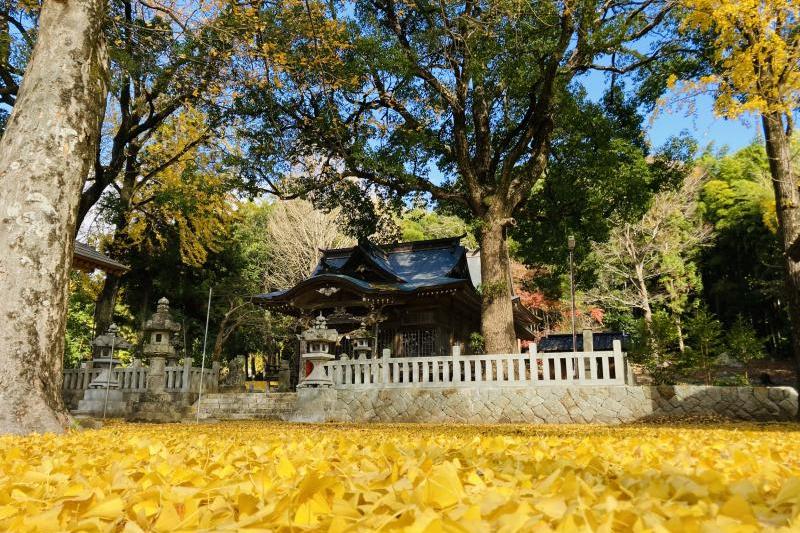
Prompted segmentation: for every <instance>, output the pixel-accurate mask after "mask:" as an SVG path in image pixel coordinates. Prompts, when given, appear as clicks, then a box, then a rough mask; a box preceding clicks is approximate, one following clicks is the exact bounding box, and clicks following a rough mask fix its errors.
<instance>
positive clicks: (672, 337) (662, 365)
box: [628, 310, 688, 385]
mask: <svg viewBox="0 0 800 533" xmlns="http://www.w3.org/2000/svg"><path fill="white" fill-rule="evenodd" d="M630 333H631V345H630V348H629V350H628V357H629V358H630V361H631V362H632V363H635V364H639V365H641V366H642V367H644V369H645V370H646V371H647V373H648V374H649V375H650V377H651V378H652V379H653V382H654V383H655V384H657V385H674V384H675V383H677V382H678V379H679V378H680V377H681V375H682V373H683V372H684V371H685V370H686V368H687V366H688V360H687V358H686V356H685V355H684V354H683V353H681V351H680V350H679V348H678V328H677V327H676V326H675V320H673V317H671V316H670V315H669V314H667V312H666V311H663V310H660V311H656V312H655V313H653V316H652V317H651V319H650V321H649V322H646V321H645V320H644V319H639V320H636V321H634V322H633V328H632V330H631V332H630Z"/></svg>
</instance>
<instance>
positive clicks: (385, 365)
mask: <svg viewBox="0 0 800 533" xmlns="http://www.w3.org/2000/svg"><path fill="white" fill-rule="evenodd" d="M381 355H382V356H383V357H382V359H381V372H382V379H383V383H384V384H386V383H389V359H390V358H391V357H392V351H391V350H390V349H389V348H384V349H383V352H382V353H381Z"/></svg>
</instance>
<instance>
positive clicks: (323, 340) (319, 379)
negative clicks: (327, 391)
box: [298, 314, 339, 387]
mask: <svg viewBox="0 0 800 533" xmlns="http://www.w3.org/2000/svg"><path fill="white" fill-rule="evenodd" d="M298 337H299V338H300V340H302V341H305V343H306V349H307V350H308V351H307V352H306V353H304V354H303V355H302V356H301V357H302V359H303V361H307V362H309V363H311V365H312V367H311V372H309V373H308V375H307V376H306V378H305V379H304V380H303V381H302V383H300V384H299V385H298V387H330V386H332V385H333V381H332V380H331V378H330V376H327V375H325V368H324V367H325V363H327V362H328V361H332V360H333V359H334V358H335V355H334V354H333V346H334V345H335V344H336V341H337V340H338V339H339V332H337V331H336V330H335V329H329V328H328V324H327V323H326V322H325V317H324V316H322V314H320V315H319V316H318V317H317V318H316V320H315V321H314V325H313V326H312V327H311V328H309V329H307V330H305V331H304V332H302V333H301V334H300V335H299V336H298Z"/></svg>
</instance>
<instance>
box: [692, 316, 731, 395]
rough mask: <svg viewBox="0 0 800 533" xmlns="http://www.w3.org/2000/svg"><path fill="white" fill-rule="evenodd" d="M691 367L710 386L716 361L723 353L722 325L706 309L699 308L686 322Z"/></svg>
mask: <svg viewBox="0 0 800 533" xmlns="http://www.w3.org/2000/svg"><path fill="white" fill-rule="evenodd" d="M686 331H687V334H688V340H689V347H688V348H687V352H688V356H689V358H690V360H691V362H692V366H693V367H695V368H697V369H699V370H700V371H702V373H703V379H704V380H705V384H706V385H711V382H712V377H713V372H714V368H715V367H716V365H717V359H718V358H719V356H720V354H721V353H722V351H723V349H724V348H723V341H722V323H721V322H720V321H719V320H717V318H716V317H715V316H714V315H713V314H711V313H710V312H709V311H708V310H707V309H705V308H703V307H701V308H699V309H697V310H696V311H695V314H694V316H692V317H691V318H690V319H689V320H688V321H687V322H686Z"/></svg>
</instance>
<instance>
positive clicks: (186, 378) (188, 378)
mask: <svg viewBox="0 0 800 533" xmlns="http://www.w3.org/2000/svg"><path fill="white" fill-rule="evenodd" d="M201 379H202V377H201ZM191 385H192V360H191V359H189V358H188V357H184V358H183V382H182V383H181V390H182V391H183V392H189V389H190V387H191Z"/></svg>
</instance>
